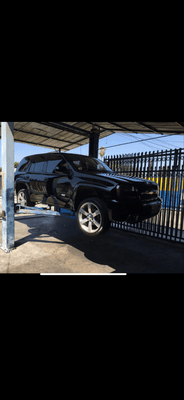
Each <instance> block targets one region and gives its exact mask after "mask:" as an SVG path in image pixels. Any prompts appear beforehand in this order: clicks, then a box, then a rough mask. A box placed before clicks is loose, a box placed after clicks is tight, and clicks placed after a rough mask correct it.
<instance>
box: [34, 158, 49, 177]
mask: <svg viewBox="0 0 184 400" xmlns="http://www.w3.org/2000/svg"><path fill="white" fill-rule="evenodd" d="M34 161H35V168H34V172H35V173H36V172H37V173H40V174H41V173H43V172H44V171H45V164H46V161H45V159H44V158H43V157H42V156H36V157H35V160H34Z"/></svg>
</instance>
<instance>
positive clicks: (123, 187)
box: [116, 184, 138, 199]
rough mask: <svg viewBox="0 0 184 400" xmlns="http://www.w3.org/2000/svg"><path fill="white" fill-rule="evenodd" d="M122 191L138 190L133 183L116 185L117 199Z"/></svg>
mask: <svg viewBox="0 0 184 400" xmlns="http://www.w3.org/2000/svg"><path fill="white" fill-rule="evenodd" d="M123 192H138V189H137V187H136V186H133V185H127V184H122V185H121V186H120V185H117V186H116V193H117V196H118V198H119V199H120V198H121V194H123Z"/></svg>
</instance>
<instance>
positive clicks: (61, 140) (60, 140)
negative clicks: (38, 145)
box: [14, 129, 83, 144]
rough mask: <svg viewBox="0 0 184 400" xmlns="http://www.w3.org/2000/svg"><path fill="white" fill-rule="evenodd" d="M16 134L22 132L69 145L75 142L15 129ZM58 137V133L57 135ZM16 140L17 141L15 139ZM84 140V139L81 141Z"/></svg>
mask: <svg viewBox="0 0 184 400" xmlns="http://www.w3.org/2000/svg"><path fill="white" fill-rule="evenodd" d="M14 131H15V132H17V133H18V132H20V133H25V134H26V135H34V136H39V137H42V138H44V139H45V140H46V139H52V140H57V141H58V142H65V143H69V144H74V142H70V141H69V140H64V139H58V138H55V137H54V136H45V135H41V134H40V133H33V132H26V131H22V130H21V129H14ZM57 135H58V133H57ZM15 140H16V139H15ZM81 140H83V139H81Z"/></svg>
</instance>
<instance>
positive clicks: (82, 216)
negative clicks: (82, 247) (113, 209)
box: [77, 197, 111, 236]
mask: <svg viewBox="0 0 184 400" xmlns="http://www.w3.org/2000/svg"><path fill="white" fill-rule="evenodd" d="M77 221H78V224H79V228H80V229H81V230H82V231H83V232H84V233H85V234H86V235H88V236H97V235H99V234H100V233H102V232H104V231H106V230H107V229H109V227H110V224H111V223H110V221H109V216H108V209H107V206H106V204H105V202H104V201H103V200H101V199H98V198H95V197H91V198H88V199H85V200H83V201H82V202H81V203H80V204H79V206H78V209H77Z"/></svg>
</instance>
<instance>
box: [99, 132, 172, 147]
mask: <svg viewBox="0 0 184 400" xmlns="http://www.w3.org/2000/svg"><path fill="white" fill-rule="evenodd" d="M174 135H178V133H174V134H170V133H169V134H168V135H162V138H163V137H166V136H174ZM162 138H160V139H162ZM155 139H159V138H157V137H156V138H155V137H154V138H148V139H140V140H134V141H133V142H127V143H119V144H114V145H113V146H107V147H106V149H110V148H111V147H116V146H125V145H126V144H132V143H138V142H145V141H146V140H155Z"/></svg>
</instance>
